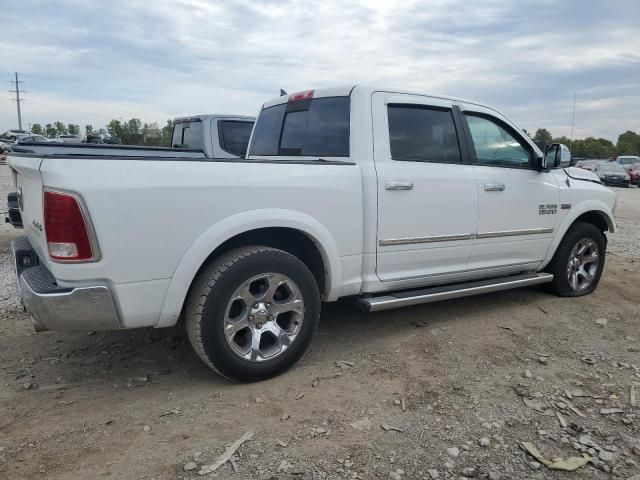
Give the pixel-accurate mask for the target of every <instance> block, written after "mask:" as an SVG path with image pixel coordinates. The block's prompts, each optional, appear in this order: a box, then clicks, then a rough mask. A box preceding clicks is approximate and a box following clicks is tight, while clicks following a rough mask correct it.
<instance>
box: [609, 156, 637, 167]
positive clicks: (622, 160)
mask: <svg viewBox="0 0 640 480" xmlns="http://www.w3.org/2000/svg"><path fill="white" fill-rule="evenodd" d="M612 162H615V163H617V164H618V165H622V166H624V167H626V166H627V165H633V164H634V163H640V157H637V156H635V155H619V156H617V157H613V159H612Z"/></svg>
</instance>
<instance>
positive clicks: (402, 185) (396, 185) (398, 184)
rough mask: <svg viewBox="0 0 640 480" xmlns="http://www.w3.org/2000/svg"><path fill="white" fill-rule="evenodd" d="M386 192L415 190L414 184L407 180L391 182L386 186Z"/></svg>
mask: <svg viewBox="0 0 640 480" xmlns="http://www.w3.org/2000/svg"><path fill="white" fill-rule="evenodd" d="M384 188H385V189H386V190H413V182H410V181H406V180H390V181H388V182H386V183H385V184H384Z"/></svg>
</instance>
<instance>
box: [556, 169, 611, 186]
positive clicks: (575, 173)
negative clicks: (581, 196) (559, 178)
mask: <svg viewBox="0 0 640 480" xmlns="http://www.w3.org/2000/svg"><path fill="white" fill-rule="evenodd" d="M564 171H565V173H566V174H567V175H569V177H571V178H573V179H574V180H586V181H587V182H597V183H602V182H600V177H598V175H596V174H595V173H593V172H592V171H590V170H585V169H584V168H578V167H569V168H565V169H564Z"/></svg>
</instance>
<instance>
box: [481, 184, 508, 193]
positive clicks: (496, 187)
mask: <svg viewBox="0 0 640 480" xmlns="http://www.w3.org/2000/svg"><path fill="white" fill-rule="evenodd" d="M504 189H505V186H504V183H485V184H484V190H485V191H486V192H502V191H503V190H504Z"/></svg>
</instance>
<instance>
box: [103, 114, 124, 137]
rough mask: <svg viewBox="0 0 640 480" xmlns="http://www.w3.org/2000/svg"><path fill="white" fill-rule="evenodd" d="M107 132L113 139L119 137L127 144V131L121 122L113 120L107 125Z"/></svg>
mask: <svg viewBox="0 0 640 480" xmlns="http://www.w3.org/2000/svg"><path fill="white" fill-rule="evenodd" d="M107 132H109V135H111V136H112V137H119V138H120V139H121V140H122V143H125V138H124V137H125V131H124V127H123V126H122V122H121V121H120V120H116V119H113V120H111V121H110V122H109V123H108V125H107Z"/></svg>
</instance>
